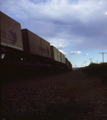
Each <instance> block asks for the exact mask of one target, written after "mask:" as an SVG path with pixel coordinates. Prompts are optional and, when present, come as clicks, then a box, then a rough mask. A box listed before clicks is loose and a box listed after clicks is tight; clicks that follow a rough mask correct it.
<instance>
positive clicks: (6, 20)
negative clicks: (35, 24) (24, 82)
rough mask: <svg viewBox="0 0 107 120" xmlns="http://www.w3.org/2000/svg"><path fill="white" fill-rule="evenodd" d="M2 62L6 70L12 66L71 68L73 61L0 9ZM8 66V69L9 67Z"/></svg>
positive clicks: (21, 67) (22, 67)
mask: <svg viewBox="0 0 107 120" xmlns="http://www.w3.org/2000/svg"><path fill="white" fill-rule="evenodd" d="M0 40H1V44H0V48H1V63H2V68H3V69H4V68H5V69H4V71H6V70H7V71H8V70H10V69H11V68H13V71H14V68H16V69H19V70H20V69H24V70H25V69H26V68H27V70H28V69H29V70H32V69H35V68H36V69H37V70H39V68H40V70H41V68H42V69H44V70H46V69H48V68H49V70H50V68H52V69H53V68H55V70H56V69H65V68H68V69H70V68H71V67H72V65H71V63H70V62H69V61H68V60H66V58H65V55H64V54H63V53H61V52H60V51H59V50H58V49H57V48H56V47H54V46H50V43H49V42H48V41H46V40H44V39H43V38H41V37H39V36H38V35H36V34H35V33H33V32H31V31H30V30H28V29H22V30H21V24H20V23H19V22H17V21H15V20H14V19H12V18H10V17H9V16H7V15H5V14H4V13H2V12H1V11H0ZM7 68H8V69H7Z"/></svg>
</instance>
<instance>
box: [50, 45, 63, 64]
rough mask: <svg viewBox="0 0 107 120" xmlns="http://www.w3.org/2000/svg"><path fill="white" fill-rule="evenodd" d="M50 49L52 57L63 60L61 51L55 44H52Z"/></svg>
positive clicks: (58, 60) (59, 60)
mask: <svg viewBox="0 0 107 120" xmlns="http://www.w3.org/2000/svg"><path fill="white" fill-rule="evenodd" d="M50 49H51V58H52V59H53V60H55V61H57V62H61V54H60V51H59V50H58V49H57V48H56V47H54V46H50Z"/></svg>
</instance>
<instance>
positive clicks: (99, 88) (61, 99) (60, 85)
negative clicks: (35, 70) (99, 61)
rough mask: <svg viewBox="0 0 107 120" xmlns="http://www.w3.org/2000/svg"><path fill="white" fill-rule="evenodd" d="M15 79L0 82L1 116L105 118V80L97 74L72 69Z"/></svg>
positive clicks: (8, 119)
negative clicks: (90, 75) (91, 74)
mask: <svg viewBox="0 0 107 120" xmlns="http://www.w3.org/2000/svg"><path fill="white" fill-rule="evenodd" d="M8 79H11V78H8ZM12 79H13V78H12ZM14 79H15V82H13V81H14V80H12V82H7V83H3V84H2V115H3V120H107V84H104V83H103V82H102V80H101V79H100V78H99V77H97V76H94V77H89V76H87V75H86V74H85V73H83V72H82V71H81V70H75V71H68V72H63V73H60V74H54V75H49V76H42V77H34V76H33V77H32V76H28V77H25V78H24V77H23V78H18V76H16V77H15V78H14ZM16 79H18V80H17V81H16ZM19 79H20V80H19Z"/></svg>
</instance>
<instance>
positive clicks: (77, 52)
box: [70, 51, 82, 55]
mask: <svg viewBox="0 0 107 120" xmlns="http://www.w3.org/2000/svg"><path fill="white" fill-rule="evenodd" d="M81 53H82V52H81V51H72V52H70V54H72V55H74V54H81Z"/></svg>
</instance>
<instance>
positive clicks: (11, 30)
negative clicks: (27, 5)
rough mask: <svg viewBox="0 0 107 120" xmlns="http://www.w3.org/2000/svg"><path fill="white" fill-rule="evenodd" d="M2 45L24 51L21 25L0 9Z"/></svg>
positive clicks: (0, 37)
mask: <svg viewBox="0 0 107 120" xmlns="http://www.w3.org/2000/svg"><path fill="white" fill-rule="evenodd" d="M0 39H1V45H2V46H6V47H11V48H15V49H17V50H21V51H23V42H22V35H21V25H20V23H18V22H17V21H15V20H13V19H12V18H10V17H9V16H7V15H5V14H4V13H2V12H1V11H0Z"/></svg>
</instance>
